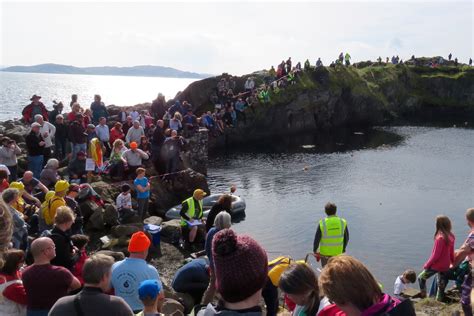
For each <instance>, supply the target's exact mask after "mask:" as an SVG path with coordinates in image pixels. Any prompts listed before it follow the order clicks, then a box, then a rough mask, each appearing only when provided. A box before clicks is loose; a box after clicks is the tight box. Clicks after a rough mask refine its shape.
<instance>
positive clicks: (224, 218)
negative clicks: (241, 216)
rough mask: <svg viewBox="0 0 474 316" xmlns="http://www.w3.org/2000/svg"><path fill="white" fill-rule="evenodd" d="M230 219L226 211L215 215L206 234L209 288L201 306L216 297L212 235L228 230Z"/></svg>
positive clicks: (205, 247)
mask: <svg viewBox="0 0 474 316" xmlns="http://www.w3.org/2000/svg"><path fill="white" fill-rule="evenodd" d="M231 220H232V218H231V216H230V214H229V213H227V212H226V211H222V212H220V213H219V214H217V215H216V218H215V220H214V227H212V228H211V229H210V230H209V232H208V233H207V237H206V242H205V245H204V249H205V250H206V255H207V257H208V258H209V274H210V280H209V286H208V287H207V289H206V291H205V292H204V294H203V297H202V302H201V304H203V305H207V304H209V303H210V302H212V300H213V299H214V296H215V295H216V274H215V273H214V258H213V255H212V240H213V239H214V235H215V234H217V233H218V232H219V231H221V230H223V229H226V228H230V227H231V226H232V222H231Z"/></svg>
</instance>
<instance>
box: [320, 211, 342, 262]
mask: <svg viewBox="0 0 474 316" xmlns="http://www.w3.org/2000/svg"><path fill="white" fill-rule="evenodd" d="M346 226H347V223H346V220H345V219H343V218H340V217H337V216H336V215H334V216H329V217H326V218H324V219H322V220H320V221H319V229H321V242H320V243H319V253H320V254H321V255H323V256H328V257H332V256H337V255H340V254H341V253H342V252H343V249H344V232H345V230H346Z"/></svg>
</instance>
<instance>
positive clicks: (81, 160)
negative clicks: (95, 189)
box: [67, 151, 87, 184]
mask: <svg viewBox="0 0 474 316" xmlns="http://www.w3.org/2000/svg"><path fill="white" fill-rule="evenodd" d="M86 158H87V157H86V153H85V152H84V151H80V152H78V153H77V154H76V156H75V158H73V159H72V160H71V161H70V162H69V165H68V167H67V169H68V171H69V181H70V182H71V183H76V184H80V183H85V182H87V171H86Z"/></svg>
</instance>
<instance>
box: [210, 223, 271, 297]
mask: <svg viewBox="0 0 474 316" xmlns="http://www.w3.org/2000/svg"><path fill="white" fill-rule="evenodd" d="M212 254H213V258H214V272H215V274H216V288H217V291H218V292H219V293H220V294H221V296H222V298H223V299H224V301H226V302H229V303H236V302H240V301H243V300H244V299H246V298H248V297H250V296H252V295H253V294H255V293H256V292H257V291H258V290H260V289H262V288H263V286H264V285H265V282H266V280H267V273H268V259H267V254H266V252H265V250H263V249H262V247H260V245H259V244H258V243H257V242H256V241H255V240H253V239H252V238H250V237H249V236H245V235H240V236H237V235H236V234H235V232H234V231H233V230H231V229H223V230H221V231H219V232H218V233H217V234H216V235H215V236H214V238H213V241H212Z"/></svg>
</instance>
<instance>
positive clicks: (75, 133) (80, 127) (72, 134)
mask: <svg viewBox="0 0 474 316" xmlns="http://www.w3.org/2000/svg"><path fill="white" fill-rule="evenodd" d="M69 140H70V141H71V143H72V159H74V157H76V155H77V153H78V152H80V151H83V152H86V150H87V134H86V130H85V128H84V117H83V115H82V114H80V113H79V114H76V118H75V120H74V121H72V122H71V123H70V125H69Z"/></svg>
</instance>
